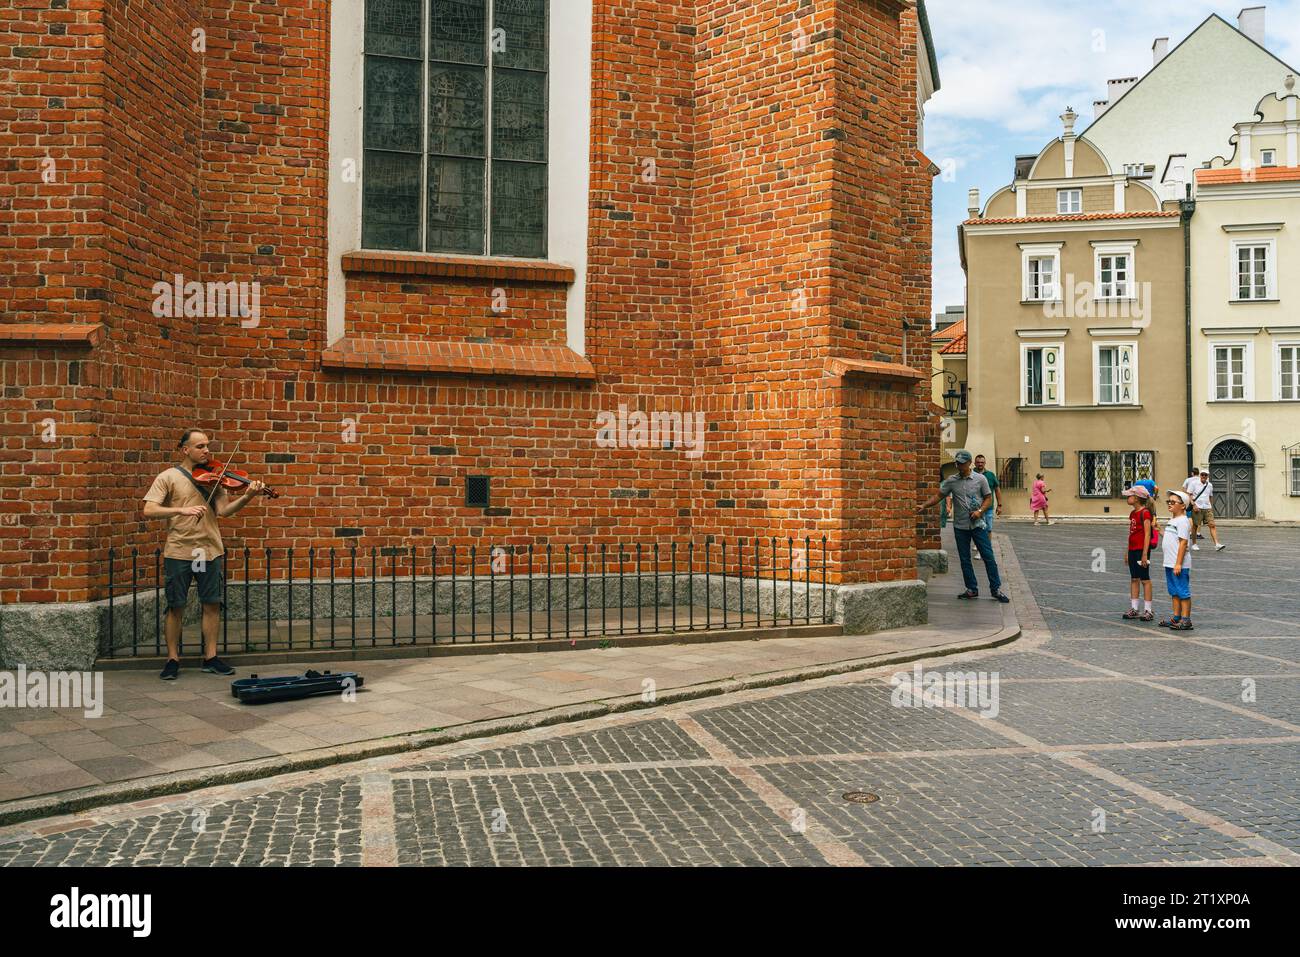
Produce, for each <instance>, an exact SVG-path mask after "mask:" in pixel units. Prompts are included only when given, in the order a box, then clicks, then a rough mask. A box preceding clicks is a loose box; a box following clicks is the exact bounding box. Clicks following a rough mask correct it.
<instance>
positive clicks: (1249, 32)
mask: <svg viewBox="0 0 1300 957" xmlns="http://www.w3.org/2000/svg"><path fill="white" fill-rule="evenodd" d="M1264 10H1265V8H1264V7H1246V8H1245V9H1244V10H1242V11H1241V12H1240V13H1239V14H1237V29H1238V30H1240V31H1241V32H1242V33H1244V34H1246V36H1248V37H1250V38H1251V39H1252V40H1254V41H1255V42H1256V43H1258V44H1259V45H1260V46H1263V45H1264Z"/></svg>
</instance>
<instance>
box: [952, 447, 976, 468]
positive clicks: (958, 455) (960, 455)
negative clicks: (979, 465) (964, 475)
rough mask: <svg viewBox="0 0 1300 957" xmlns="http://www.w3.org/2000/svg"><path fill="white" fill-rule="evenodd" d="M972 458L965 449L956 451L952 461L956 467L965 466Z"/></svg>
mask: <svg viewBox="0 0 1300 957" xmlns="http://www.w3.org/2000/svg"><path fill="white" fill-rule="evenodd" d="M972 458H973V456H972V455H971V454H970V453H969V452H967V451H966V450H965V449H958V450H957V451H956V452H954V453H953V456H952V460H953V461H954V462H956V463H957V464H958V465H965V464H966V463H967V462H969V461H971V459H972Z"/></svg>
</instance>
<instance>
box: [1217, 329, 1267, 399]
mask: <svg viewBox="0 0 1300 957" xmlns="http://www.w3.org/2000/svg"><path fill="white" fill-rule="evenodd" d="M1235 348H1240V349H1242V350H1243V351H1242V361H1241V366H1242V377H1243V382H1242V393H1243V394H1242V397H1241V398H1240V399H1232V398H1228V399H1220V398H1219V394H1218V382H1217V377H1216V375H1215V373H1216V371H1217V368H1218V359H1217V357H1216V356H1215V351H1216V350H1218V349H1235ZM1209 351H1210V381H1209V387H1210V388H1209V392H1207V393H1206V394H1207V395H1208V396H1209V397H1210V398H1209V400H1210V401H1211V402H1253V401H1255V344H1254V343H1253V342H1251V341H1250V340H1249V339H1219V340H1211V341H1210V344H1209ZM1229 391H1231V388H1229Z"/></svg>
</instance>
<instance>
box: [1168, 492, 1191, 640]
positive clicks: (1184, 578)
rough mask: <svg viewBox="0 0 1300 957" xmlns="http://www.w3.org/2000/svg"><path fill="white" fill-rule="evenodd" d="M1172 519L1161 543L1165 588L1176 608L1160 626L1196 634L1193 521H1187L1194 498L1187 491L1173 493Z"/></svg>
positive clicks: (1171, 495)
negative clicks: (1193, 630) (1193, 621)
mask: <svg viewBox="0 0 1300 957" xmlns="http://www.w3.org/2000/svg"><path fill="white" fill-rule="evenodd" d="M1165 504H1166V505H1168V506H1169V514H1170V516H1171V518H1170V519H1169V523H1168V524H1167V525H1165V533H1164V535H1163V536H1162V537H1161V539H1160V547H1161V551H1162V552H1163V553H1164V566H1165V587H1166V588H1167V589H1168V590H1169V597H1170V599H1171V600H1172V601H1173V604H1174V613H1173V615H1172V616H1171V617H1169V618H1166V619H1165V620H1164V621H1162V622H1160V627H1162V628H1169V629H1171V630H1173V631H1191V630H1192V553H1191V549H1190V548H1188V546H1189V545H1191V543H1192V542H1191V539H1192V520H1191V519H1190V518H1188V517H1187V507H1188V506H1189V505H1190V504H1191V496H1189V495H1188V494H1187V493H1186V492H1183V491H1172V492H1170V493H1169V499H1168V501H1167V502H1166V503H1165Z"/></svg>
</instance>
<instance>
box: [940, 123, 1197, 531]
mask: <svg viewBox="0 0 1300 957" xmlns="http://www.w3.org/2000/svg"><path fill="white" fill-rule="evenodd" d="M1061 119H1062V121H1063V123H1064V133H1063V135H1062V136H1061V137H1059V138H1058V139H1055V140H1053V141H1052V142H1050V143H1049V144H1047V146H1046V147H1045V148H1044V149H1043V150H1042V151H1041V152H1040V153H1038V154H1037V155H1036V156H1028V157H1018V158H1017V161H1016V176H1015V180H1014V182H1012V183H1011V184H1010V185H1008V186H1006V187H1004V188H1002V189H1000V190H998V191H997V192H996V193H994V194H993V195H992V196H991V197H990V198H989V200H988V203H987V205H986V206H985V207H984V208H983V210H982V211H981V210H980V208H979V200H978V194H977V191H974V190H972V198H971V209H970V218H969V219H968V220H967V221H966V222H965V223H963V224H962V226H961V228H960V230H959V241H960V245H961V260H962V265H963V267H964V269H965V271H966V280H967V302H966V318H967V327H966V332H967V339H968V346H967V362H968V373H969V375H968V381H969V430H968V435H967V438H966V445H967V447H968V448H969V449H970V450H971V451H972V452H975V453H983V454H985V455H986V456H988V457H989V459H990V460H996V463H997V471H998V474H999V477H1000V478H1001V479H1002V482H1003V488H1004V494H1003V504H1004V508H1006V509H1007V511H1008V513H1009V514H1012V515H1015V514H1022V515H1023V514H1028V494H1029V488H1030V486H1031V484H1032V482H1033V479H1034V476H1035V475H1036V474H1037V473H1043V475H1044V479H1045V481H1046V483H1047V485H1048V487H1049V488H1050V489H1051V490H1052V492H1051V494H1050V495H1049V498H1050V500H1051V507H1052V511H1053V514H1055V515H1103V514H1108V513H1109V514H1118V513H1121V512H1124V513H1126V512H1127V508H1128V507H1127V505H1126V504H1125V503H1124V500H1123V499H1122V498H1121V497H1120V495H1119V493H1120V492H1121V491H1122V490H1123V488H1124V487H1125V486H1126V485H1127V484H1130V483H1131V482H1133V481H1134V480H1136V479H1138V478H1154V479H1155V481H1156V482H1157V483H1158V484H1159V485H1161V486H1162V487H1168V486H1169V485H1174V486H1175V487H1176V486H1177V485H1179V484H1180V483H1181V482H1182V480H1183V478H1185V477H1186V474H1187V473H1186V463H1187V442H1188V435H1187V431H1186V416H1185V414H1184V412H1183V410H1184V409H1185V407H1186V402H1187V395H1188V392H1187V381H1186V375H1185V373H1184V370H1185V367H1186V362H1185V355H1186V343H1187V321H1188V317H1187V313H1186V301H1187V300H1186V297H1185V292H1184V290H1185V286H1184V283H1185V270H1184V268H1183V265H1184V262H1185V258H1184V243H1185V235H1184V230H1185V224H1184V221H1183V215H1182V213H1181V211H1180V208H1179V204H1177V203H1172V202H1169V203H1162V202H1161V200H1160V198H1159V196H1158V195H1157V193H1156V190H1155V189H1154V188H1153V186H1152V184H1151V182H1150V180H1149V179H1148V178H1146V177H1143V176H1138V175H1127V174H1125V173H1123V172H1121V173H1118V174H1117V173H1112V172H1111V169H1112V167H1111V165H1110V163H1109V162H1108V160H1107V158H1106V157H1105V156H1104V155H1103V154H1102V153H1101V152H1100V151H1099V150H1098V149H1097V148H1096V147H1095V146H1094V145H1093V144H1091V143H1090V142H1089V141H1088V140H1087V139H1084V138H1081V137H1079V136H1078V135H1077V134H1076V133H1075V130H1074V126H1075V122H1076V120H1077V117H1076V116H1075V114H1074V113H1073V112H1072V111H1068V110H1067V112H1066V113H1065V114H1064V115H1063V116H1062V118H1061Z"/></svg>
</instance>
